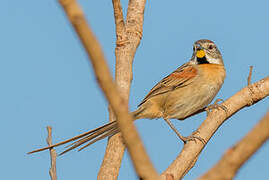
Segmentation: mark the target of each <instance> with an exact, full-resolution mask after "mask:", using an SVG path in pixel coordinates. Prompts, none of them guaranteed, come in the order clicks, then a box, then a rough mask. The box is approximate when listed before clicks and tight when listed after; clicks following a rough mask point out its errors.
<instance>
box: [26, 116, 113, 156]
mask: <svg viewBox="0 0 269 180" xmlns="http://www.w3.org/2000/svg"><path fill="white" fill-rule="evenodd" d="M115 130H117V132H118V126H117V123H116V121H113V122H110V123H107V124H105V125H103V126H101V127H98V128H96V129H93V130H91V131H88V132H85V133H83V134H80V135H78V136H75V137H73V138H70V139H67V140H65V141H62V142H59V143H56V144H53V145H51V146H47V147H44V148H40V149H37V150H34V151H31V152H28V153H27V154H32V153H36V152H40V151H44V150H47V149H51V148H53V147H57V146H60V145H63V144H67V143H69V142H72V141H75V140H77V141H75V142H73V143H71V144H70V145H68V146H67V147H69V146H72V147H73V146H75V147H73V148H72V147H70V148H72V149H74V148H76V147H78V146H80V145H82V144H84V143H86V142H88V141H91V140H92V141H94V139H95V138H98V136H100V137H101V135H103V138H105V137H107V136H111V135H114V134H116V132H115V133H114V134H113V133H111V132H114V131H115ZM103 138H101V139H103ZM96 141H98V140H96ZM96 141H94V142H96ZM81 142H83V143H81ZM79 143H81V144H79ZM77 144H79V145H78V146H76V145H77ZM72 149H70V150H72ZM67 150H68V149H67ZM67 150H66V151H67ZM70 150H68V151H70ZM68 151H67V152H68ZM61 154H63V153H61Z"/></svg>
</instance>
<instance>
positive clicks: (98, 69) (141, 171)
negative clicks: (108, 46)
mask: <svg viewBox="0 0 269 180" xmlns="http://www.w3.org/2000/svg"><path fill="white" fill-rule="evenodd" d="M59 2H60V4H61V5H62V7H63V9H64V10H65V12H66V15H67V17H68V18H69V20H70V22H71V23H72V25H73V27H74V29H75V30H76V32H77V35H78V36H79V38H80V40H81V42H82V44H83V46H84V48H85V50H86V52H87V54H88V56H89V59H90V60H91V63H92V66H93V69H94V72H95V75H96V79H97V82H98V84H99V86H100V88H101V89H102V90H103V92H104V95H105V97H106V98H107V100H108V102H109V103H110V105H111V108H112V109H113V111H114V113H115V115H116V117H117V123H118V126H119V129H120V131H121V133H122V135H123V139H124V141H125V144H126V146H127V148H128V151H129V154H130V156H131V158H132V160H133V163H134V167H135V170H136V172H137V174H138V176H139V177H140V178H142V179H158V174H157V172H156V170H155V169H154V167H153V165H152V164H151V161H150V159H149V157H148V155H147V153H146V150H145V148H144V146H143V144H142V141H141V139H140V137H139V135H138V133H137V131H136V128H135V126H134V124H133V119H132V116H131V115H130V114H129V112H128V103H127V101H126V100H125V99H123V98H121V96H120V95H119V91H118V89H117V87H116V85H115V84H114V82H113V79H112V76H111V75H110V71H109V68H108V65H107V63H106V60H105V57H104V54H103V52H102V48H101V46H100V44H99V42H98V41H97V39H96V37H95V36H94V34H93V32H92V30H91V28H90V27H89V25H88V23H87V21H86V19H85V17H84V15H83V11H82V9H81V8H80V6H79V5H78V4H77V2H76V0H59Z"/></svg>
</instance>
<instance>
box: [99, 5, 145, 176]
mask: <svg viewBox="0 0 269 180" xmlns="http://www.w3.org/2000/svg"><path fill="white" fill-rule="evenodd" d="M112 3H113V8H114V17H115V25H116V37H117V42H116V48H115V56H116V71H115V72H116V74H115V82H116V84H117V86H118V90H119V91H120V93H121V95H122V97H123V98H124V99H125V100H126V101H128V99H129V92H130V85H131V81H132V78H133V72H132V63H133V59H134V54H135V52H136V48H137V46H138V45H139V43H140V39H141V34H142V30H143V16H144V14H143V13H137V12H144V8H145V0H130V1H129V6H128V12H127V14H128V15H127V19H131V18H132V19H133V23H128V21H127V23H124V18H123V13H122V8H121V4H120V0H112ZM130 16H131V17H130ZM128 17H129V18H128ZM130 26H135V27H138V28H137V29H139V32H138V33H136V31H135V30H133V31H132V32H133V33H129V32H130V30H129V31H127V30H126V29H131V28H130ZM109 112H110V121H115V120H116V119H115V116H114V114H113V113H112V111H111V110H110V111H109ZM124 150H125V146H124V145H123V143H122V138H121V136H120V134H117V135H115V136H113V137H111V138H110V139H109V141H108V143H107V147H106V152H105V156H104V159H103V162H102V165H101V168H100V171H99V173H98V179H100V180H108V179H110V180H115V179H117V177H118V173H119V169H120V165H121V160H122V157H123V155H124Z"/></svg>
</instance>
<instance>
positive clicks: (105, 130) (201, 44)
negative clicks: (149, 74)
mask: <svg viewBox="0 0 269 180" xmlns="http://www.w3.org/2000/svg"><path fill="white" fill-rule="evenodd" d="M224 79H225V68H224V64H223V60H222V56H221V53H220V51H219V50H218V48H217V46H216V45H215V44H214V42H212V41H210V40H206V39H202V40H198V41H196V42H195V43H194V45H193V54H192V57H191V59H190V61H189V62H187V63H185V64H183V65H182V66H180V67H179V68H177V69H176V70H175V71H174V72H172V73H171V74H170V75H168V76H166V77H165V78H164V79H162V80H161V81H160V82H159V83H157V84H156V85H155V86H154V87H153V88H152V89H151V90H150V92H149V93H148V95H147V96H146V97H145V98H144V99H143V101H142V102H141V103H140V104H139V105H138V109H137V110H136V111H134V112H132V113H131V114H132V116H133V118H134V120H136V119H155V118H163V119H164V120H165V121H166V122H167V123H168V125H169V126H170V127H171V128H172V129H173V130H174V131H175V132H176V134H177V135H178V137H179V138H180V139H181V140H182V141H183V142H186V141H188V140H193V139H194V138H197V137H194V136H193V135H191V136H188V137H184V136H182V135H181V134H180V133H179V132H178V131H177V130H176V128H175V127H174V126H173V124H172V123H171V121H170V119H179V120H184V119H185V118H187V117H189V116H191V115H193V114H196V113H199V112H201V111H203V109H204V108H205V107H206V106H207V105H208V104H209V103H210V102H211V101H212V100H213V98H214V97H215V96H216V94H217V93H218V91H219V90H220V88H221V86H222V84H223V81H224ZM118 132H119V129H118V126H117V122H116V121H114V122H110V123H107V124H105V125H103V126H101V127H99V128H96V129H94V130H91V131H88V132H86V133H83V134H81V135H78V136H76V137H73V138H71V139H68V140H66V141H63V142H60V143H57V144H54V145H52V146H48V147H45V148H42V149H37V150H35V151H32V152H29V153H34V152H39V151H43V150H46V149H49V148H52V147H55V146H59V145H62V144H66V143H68V142H72V141H75V140H76V141H75V142H73V143H71V144H70V145H68V147H69V148H68V149H67V150H65V151H64V152H62V153H61V154H63V153H66V152H68V151H70V150H72V149H74V148H76V147H78V146H81V145H83V144H85V143H87V144H86V145H84V146H83V147H82V148H80V150H81V149H83V148H85V147H87V146H89V145H91V144H92V143H94V142H96V141H98V140H101V139H103V138H105V137H108V136H113V135H114V134H116V133H118ZM198 139H199V137H198Z"/></svg>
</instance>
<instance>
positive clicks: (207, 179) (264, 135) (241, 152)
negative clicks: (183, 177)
mask: <svg viewBox="0 0 269 180" xmlns="http://www.w3.org/2000/svg"><path fill="white" fill-rule="evenodd" d="M268 138H269V111H268V112H267V113H266V115H265V116H264V117H263V118H262V120H260V121H259V122H258V123H257V124H256V126H255V127H254V128H253V129H252V130H251V131H250V132H249V133H248V134H247V135H246V136H245V137H244V138H243V139H241V140H240V141H239V142H238V143H236V144H235V145H234V146H233V147H231V148H230V149H229V150H228V151H227V152H226V153H225V154H224V155H223V157H222V158H221V160H220V161H219V162H217V164H216V165H214V167H213V168H211V169H210V170H209V171H208V172H207V173H205V174H204V175H203V176H201V177H200V178H199V180H226V179H233V178H234V176H235V175H236V173H237V171H238V170H239V168H240V167H241V166H242V165H243V164H244V163H245V162H246V161H247V160H248V159H249V158H250V157H251V156H252V155H253V154H254V153H255V152H256V151H257V150H258V149H259V148H260V147H261V146H262V145H263V144H264V143H265V142H266V140H268Z"/></svg>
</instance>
